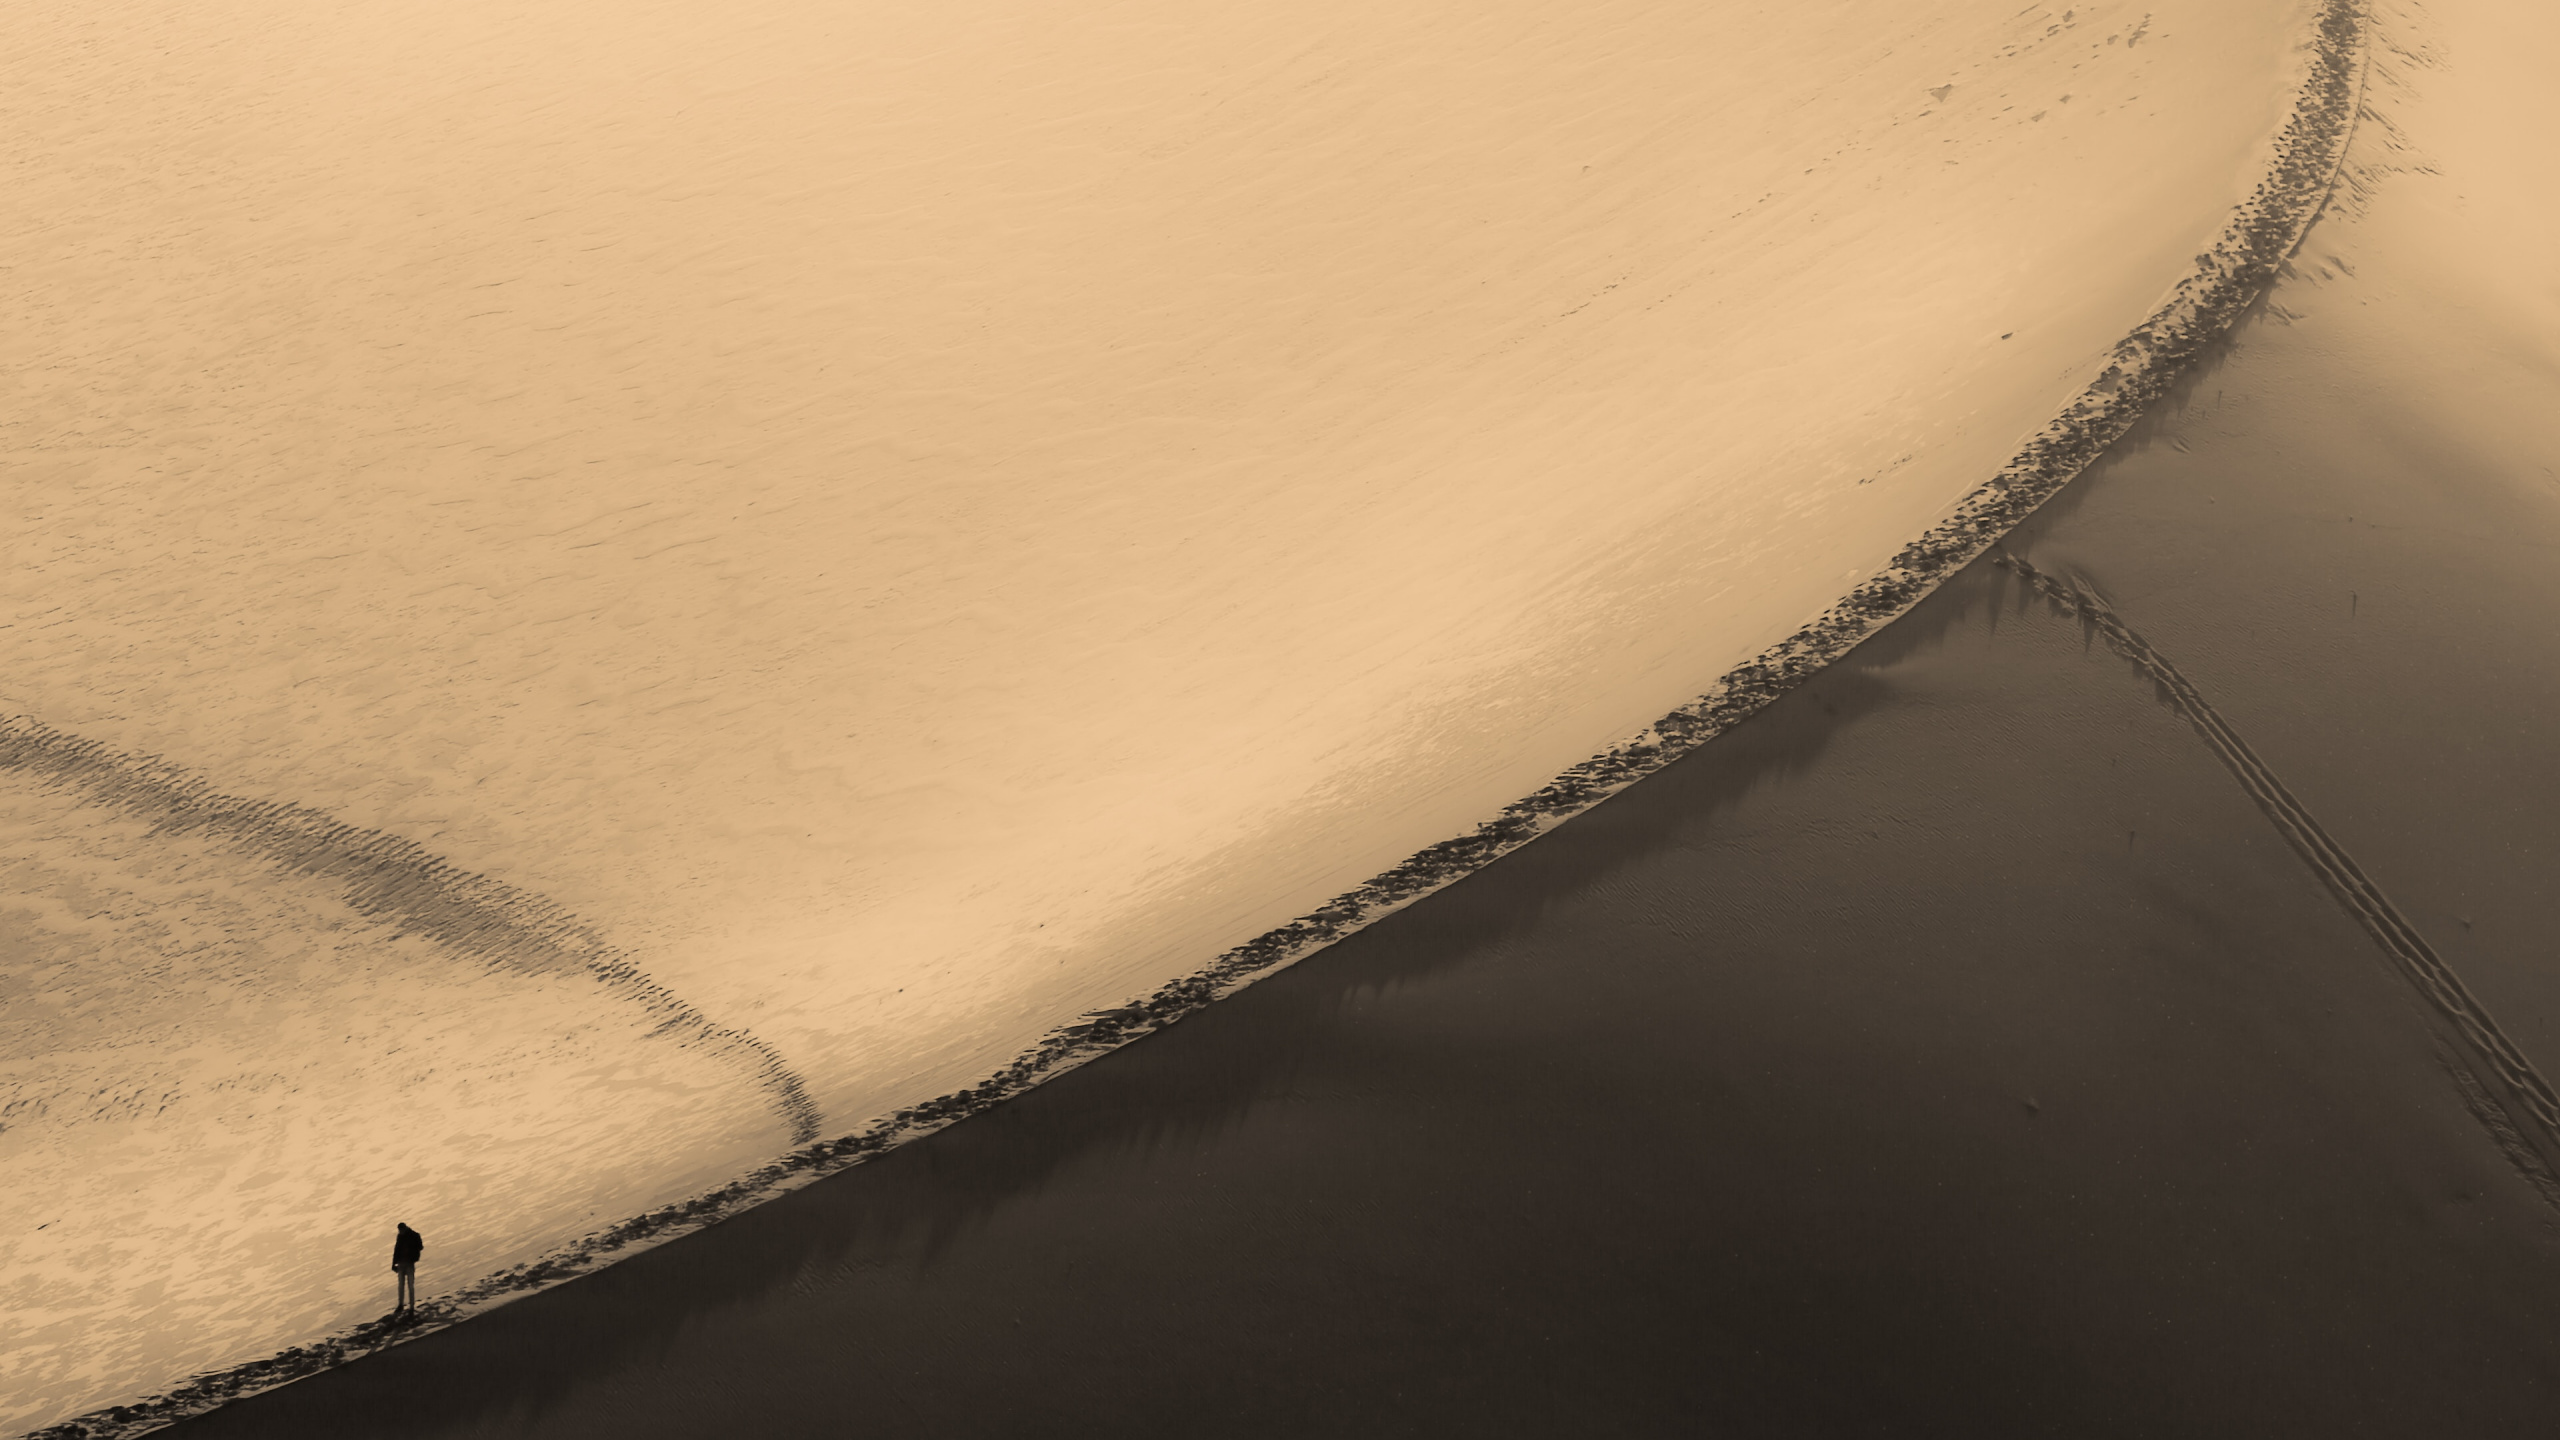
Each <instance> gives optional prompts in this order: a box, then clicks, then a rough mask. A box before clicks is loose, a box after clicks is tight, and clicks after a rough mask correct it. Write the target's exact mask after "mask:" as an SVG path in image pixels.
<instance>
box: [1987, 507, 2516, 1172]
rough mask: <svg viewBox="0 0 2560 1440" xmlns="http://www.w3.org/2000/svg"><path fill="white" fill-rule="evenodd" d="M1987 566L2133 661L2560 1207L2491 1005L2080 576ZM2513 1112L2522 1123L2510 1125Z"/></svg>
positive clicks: (2466, 1094)
mask: <svg viewBox="0 0 2560 1440" xmlns="http://www.w3.org/2000/svg"><path fill="white" fill-rule="evenodd" d="M1992 563H1993V564H1995V565H1998V566H1999V567H2001V568H2002V569H2004V570H2007V571H2009V572H2010V573H2011V574H2014V575H2016V576H2017V577H2018V578H2019V579H2021V580H2023V581H2025V582H2026V583H2027V585H2028V586H2029V587H2030V588H2032V589H2033V590H2034V591H2035V592H2036V593H2037V594H2039V595H2042V596H2043V597H2044V598H2045V599H2046V600H2048V601H2050V602H2052V603H2053V605H2054V606H2055V607H2057V608H2058V609H2060V610H2061V611H2063V613H2065V614H2067V615H2070V616H2072V617H2073V618H2075V619H2077V620H2079V621H2080V622H2081V623H2082V624H2084V625H2086V626H2088V627H2089V628H2090V629H2091V630H2094V631H2095V632H2096V633H2097V634H2098V635H2099V636H2100V637H2102V638H2104V639H2105V641H2106V642H2107V648H2108V649H2109V650H2112V651H2114V652H2115V653H2116V654H2117V655H2119V656H2121V657H2123V658H2124V659H2126V660H2129V661H2131V662H2132V663H2133V665H2134V667H2135V668H2136V669H2138V670H2140V671H2141V672H2142V673H2143V674H2144V675H2145V676H2147V677H2149V678H2150V680H2151V681H2152V683H2153V684H2155V685H2157V686H2159V687H2160V691H2161V693H2162V695H2163V696H2165V697H2166V698H2167V700H2168V702H2169V704H2170V705H2171V707H2172V708H2174V709H2176V710H2177V712H2178V714H2179V715H2180V716H2181V717H2182V718H2184V719H2185V720H2186V722H2187V724H2188V725H2189V726H2191V727H2193V729H2194V730H2195V732H2196V734H2197V735H2198V736H2200V737H2202V739H2203V740H2204V743H2205V746H2206V748H2207V749H2210V750H2211V751H2213V753H2214V757H2215V758H2216V759H2218V760H2220V761H2221V762H2222V764H2223V768H2225V769H2227V770H2229V771H2230V772H2231V774H2232V776H2233V778H2235V779H2237V780H2238V781H2239V782H2240V788H2241V789H2242V790H2244V791H2246V792H2248V795H2249V799H2250V800H2251V801H2252V802H2254V803H2255V804H2256V805H2257V807H2258V809H2259V811H2260V813H2262V814H2264V815H2265V816H2266V817H2267V820H2268V822H2269V823H2270V824H2272V825H2274V826H2275V828H2276V831H2277V833H2278V834H2280V835H2282V836H2284V839H2285V843H2286V844H2287V845H2290V846H2292V847H2293V853H2294V854H2296V855H2298V856H2300V857H2301V859H2302V863H2303V864H2305V865H2307V866H2309V867H2310V869H2311V873H2312V874H2314V875H2316V876H2318V877H2319V878H2320V883H2321V884H2322V885H2325V886H2327V887H2328V890H2329V894H2330V896H2331V897H2332V898H2333V899H2335V900H2336V901H2337V902H2338V908H2339V909H2341V910H2344V911H2346V912H2347V915H2348V916H2349V918H2351V919H2353V920H2354V921H2355V922H2356V924H2357V925H2359V926H2360V927H2362V928H2363V930H2364V932H2365V934H2366V935H2368V936H2370V937H2372V940H2373V943H2374V945H2375V946H2376V947H2377V948H2379V949H2380V950H2381V951H2382V953H2383V956H2384V958H2385V959H2387V960H2388V961H2390V963H2391V966H2392V968H2393V969H2394V970H2396V971H2397V972H2398V973H2399V975H2400V977H2401V978H2402V979H2404V980H2406V981H2407V982H2408V983H2409V986H2410V988H2411V989H2412V990H2414V991H2416V992H2417V995H2418V998H2419V999H2421V1000H2422V1001H2424V1002H2425V1003H2426V1005H2427V1007H2428V1008H2429V1009H2431V1010H2433V1011H2434V1012H2435V1014H2436V1016H2437V1018H2438V1019H2439V1020H2441V1021H2442V1022H2443V1023H2444V1024H2445V1025H2446V1026H2447V1027H2449V1030H2450V1034H2449V1035H2448V1036H2447V1040H2448V1045H2449V1048H2450V1049H2452V1050H2453V1051H2455V1052H2457V1057H2458V1058H2455V1057H2449V1059H2450V1063H2449V1064H2448V1065H2447V1069H2449V1070H2450V1071H2452V1073H2453V1077H2454V1083H2455V1085H2456V1086H2457V1087H2458V1088H2460V1089H2461V1090H2462V1092H2463V1100H2464V1102H2465V1103H2466V1104H2467V1105H2468V1106H2469V1107H2470V1109H2471V1112H2472V1114H2473V1115H2474V1116H2475V1117H2476V1118H2477V1119H2478V1120H2479V1121H2480V1123H2481V1124H2482V1126H2483V1127H2485V1128H2486V1129H2487V1130H2488V1131H2489V1134H2490V1138H2491V1139H2492V1140H2494V1141H2495V1142H2496V1143H2497V1145H2498V1148H2499V1150H2500V1151H2501V1152H2503V1153H2504V1154H2505V1155H2506V1157H2507V1159H2508V1161H2509V1162H2510V1163H2511V1164H2513V1165H2514V1166H2515V1167H2516V1169H2517V1170H2518V1171H2519V1172H2520V1173H2522V1174H2523V1176H2524V1177H2525V1179H2526V1180H2527V1181H2528V1182H2530V1183H2531V1184H2532V1185H2533V1187H2534V1188H2535V1190H2537V1191H2538V1192H2539V1193H2540V1194H2541V1196H2542V1198H2543V1201H2544V1203H2546V1204H2548V1205H2550V1206H2551V1207H2552V1208H2553V1209H2555V1210H2560V1176H2555V1173H2554V1171H2555V1167H2556V1166H2560V1095H2555V1094H2554V1093H2553V1092H2552V1089H2551V1085H2550V1083H2549V1082H2548V1081H2546V1080H2544V1079H2543V1078H2542V1075H2541V1073H2540V1072H2539V1071H2537V1070H2535V1069H2534V1068H2533V1062H2532V1061H2530V1060H2528V1059H2526V1058H2525V1055H2524V1052H2523V1051H2522V1050H2521V1049H2519V1048H2518V1047H2517V1046H2516V1043H2515V1042H2514V1041H2513V1040H2510V1039H2508V1038H2507V1034H2506V1032H2505V1031H2503V1030H2501V1029H2499V1028H2498V1022H2497V1020H2496V1019H2495V1018H2494V1017H2492V1016H2491V1015H2490V1014H2489V1009H2488V1007H2487V1006H2485V1005H2483V1004H2481V1003H2480V999H2479V997H2478V996H2476V995H2473V994H2472V993H2471V990H2470V987H2468V986H2466V985H2464V984H2463V983H2462V977H2461V976H2460V975H2458V974H2456V973H2455V972H2454V969H2453V967H2452V966H2450V965H2448V964H2446V963H2445V961H2444V957H2442V956H2440V955H2438V954H2437V953H2436V952H2435V947H2434V946H2431V945H2429V944H2428V943H2427V941H2426V937H2425V936H2423V935H2420V934H2419V933H2418V929H2417V927H2416V926H2414V925H2412V924H2410V923H2409V921H2408V918H2407V917H2406V916H2403V915H2402V914H2401V913H2400V910H2399V907H2397V906H2395V905H2393V904H2392V903H2391V900H2390V897H2388V896H2386V895H2384V894H2383V893H2382V890H2381V887H2379V886H2377V885H2375V884H2374V883H2373V880H2372V878H2371V877H2369V876H2367V875H2366V874H2365V872H2364V867H2363V866H2361V865H2358V864H2357V863H2356V861H2355V857H2353V856H2351V855H2349V854H2348V853H2347V852H2346V848H2345V847H2344V846H2342V845H2340V844H2339V843H2338V842H2337V840H2336V839H2335V838H2334V837H2332V836H2331V835H2330V834H2329V832H2328V831H2327V830H2326V829H2324V828H2322V826H2321V824H2320V822H2319V821H2317V820H2315V819H2313V818H2312V816H2311V812H2310V811H2309V810H2307V809H2305V808H2304V807H2303V804H2302V802H2301V801H2300V800H2298V799H2296V798H2295V797H2294V794H2293V792H2292V791H2291V790H2288V789H2286V788H2285V784H2284V782H2283V781H2281V780H2279V779H2277V778H2276V774H2275V772H2274V771H2273V770H2270V769H2269V768H2267V763H2266V762H2265V761H2264V760H2261V759H2259V758H2258V754H2257V752H2256V751H2254V750H2252V749H2250V748H2249V745H2248V742H2246V741H2244V740H2242V739H2241V738H2240V735H2239V732H2238V731H2236V730H2234V729H2232V728H2231V723H2230V722H2229V721H2227V720H2225V719H2223V718H2222V712H2220V711H2219V710H2216V709H2214V708H2213V705H2212V703H2211V702H2209V701H2207V700H2206V699H2205V698H2204V695H2203V693H2202V692H2201V691H2199V690H2197V689H2196V687H2195V683H2194V682H2193V681H2191V680H2189V679H2188V678H2187V677H2186V674H2185V672H2183V671H2181V670H2179V669H2178V667H2177V666H2175V665H2173V664H2171V663H2170V662H2169V659H2168V657H2167V656H2165V655H2162V654H2161V653H2160V652H2159V651H2158V650H2155V649H2153V648H2152V646H2151V642H2150V641H2148V640H2145V639H2144V638H2143V637H2142V635H2141V633H2140V632H2138V631H2136V630H2135V629H2134V628H2133V627H2132V626H2130V625H2127V624H2126V623H2125V622H2124V618H2123V617H2122V616H2120V615H2118V614H2117V613H2116V612H2115V607H2113V606H2111V605H2109V604H2108V603H2107V602H2106V600H2105V598H2104V597H2103V596H2101V595H2099V594H2098V592H2097V590H2096V589H2095V588H2093V587H2092V586H2091V585H2090V584H2089V583H2088V582H2087V581H2086V580H2083V579H2080V578H2079V577H2076V576H2075V577H2073V578H2072V579H2071V580H2069V581H2064V580H2062V579H2059V578H2057V577H2055V576H2053V575H2050V574H2047V573H2046V572H2044V571H2042V570H2039V569H2037V568H2036V567H2035V566H2034V565H2032V564H2029V563H2028V562H2027V561H2025V560H2023V559H2021V558H2019V557H2017V556H2015V555H2007V554H2003V555H1999V556H1996V557H1994V559H1993V561H1992ZM2482 1071H2485V1072H2487V1074H2488V1076H2489V1077H2490V1081H2491V1083H2490V1084H2487V1085H2484V1084H2483V1083H2482V1082H2481V1079H2480V1072H2482ZM2501 1096H2503V1097H2504V1098H2503V1099H2501V1098H2500V1097H2501ZM2518 1112H2521V1114H2522V1117H2523V1119H2524V1121H2525V1123H2524V1124H2521V1125H2520V1124H2518V1123H2517V1115H2518Z"/></svg>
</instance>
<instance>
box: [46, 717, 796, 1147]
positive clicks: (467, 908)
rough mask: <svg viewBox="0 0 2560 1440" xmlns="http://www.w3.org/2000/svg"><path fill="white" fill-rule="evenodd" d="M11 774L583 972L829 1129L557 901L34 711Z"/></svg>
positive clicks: (542, 965) (524, 963) (790, 1110)
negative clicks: (219, 782) (226, 786)
mask: <svg viewBox="0 0 2560 1440" xmlns="http://www.w3.org/2000/svg"><path fill="white" fill-rule="evenodd" d="M0 771H14V772H16V773H18V774H21V775H25V776H27V777H29V778H31V779H33V780H35V781H36V782H38V783H39V784H43V785H49V786H56V787H59V788H62V789H65V790H69V791H71V792H73V793H75V794H77V795H79V796H80V797H81V798H82V799H83V800H85V801H87V802H88V803H90V804H93V805H98V806H102V807H105V808H107V809H111V810H115V811H119V812H121V813H123V814H127V815H131V816H133V817H134V818H136V819H138V820H141V821H143V822H145V823H146V824H148V825H150V826H151V828H152V830H153V831H154V832H155V833H158V834H165V835H203V836H206V837H209V838H211V839H214V840H217V841H219V842H221V843H223V844H226V845H230V846H232V847H234V848H236V849H239V850H242V851H245V852H247V853H249V854H252V855H255V856H257V857H259V858H260V859H262V860H265V861H266V862H267V863H269V864H271V865H274V866H276V867H277V868H278V869H282V870H287V871H291V872H293V873H295V874H301V875H309V876H313V877H315V878H318V879H322V880H327V881H330V882H333V883H335V884H336V885H338V886H339V887H340V895H341V898H342V899H343V900H344V901H345V903H346V905H347V907H348V908H349V909H351V910H353V911H355V912H356V913H357V914H359V915H362V916H364V917H366V918H367V919H371V920H377V921H380V922H382V923H384V924H387V925H390V926H391V927H393V929H394V930H396V931H397V932H399V933H401V934H409V935H418V936H421V937H423V938H425V939H428V940H431V941H433V942H434V943H435V944H436V945H437V946H439V947H441V948H442V949H444V950H446V951H449V952H451V953H453V954H457V955H463V956H467V957H470V958H471V959H475V960H478V961H480V962H482V963H484V964H487V965H491V966H497V967H503V968H507V969H514V970H522V971H525V972H528V973H533V974H581V973H582V974H585V975H587V976H588V977H590V978H592V979H594V980H595V981H597V982H598V983H599V984H601V985H603V986H604V988H605V989H606V991H607V992H609V993H610V994H612V995H613V996H615V997H616V998H617V999H621V1000H625V1001H628V1002H630V1003H632V1004H635V1005H638V1006H639V1007H641V1009H642V1010H644V1011H645V1012H647V1013H648V1014H649V1015H650V1016H651V1017H652V1018H654V1019H655V1020H656V1021H657V1022H658V1023H657V1025H656V1027H655V1028H654V1029H653V1030H651V1031H650V1034H651V1036H652V1037H655V1038H665V1039H668V1040H672V1041H675V1042H676V1043H677V1044H680V1045H697V1046H700V1047H702V1048H704V1049H707V1050H709V1051H711V1052H712V1053H714V1054H720V1055H725V1056H728V1057H729V1058H731V1059H732V1060H734V1061H736V1062H738V1063H741V1064H742V1065H744V1066H745V1068H746V1069H747V1070H748V1071H749V1072H750V1073H751V1074H752V1077H753V1079H754V1081H755V1084H756V1086H757V1087H758V1088H759V1089H761V1090H762V1091H763V1092H764V1094H765V1097H766V1099H767V1101H768V1102H769V1103H770V1104H771V1106H772V1107H773V1110H774V1112H775V1113H776V1114H777V1115H778V1116H779V1117H780V1118H781V1120H782V1122H783V1124H784V1125H785V1126H787V1127H788V1128H789V1131H790V1134H791V1143H792V1144H794V1145H805V1144H807V1143H809V1142H810V1141H812V1140H815V1139H816V1138H818V1126H819V1121H818V1108H817V1106H816V1104H815V1103H813V1102H812V1101H811V1100H810V1099H809V1092H808V1087H807V1086H806V1085H805V1084H803V1083H802V1082H801V1079H800V1077H799V1076H798V1075H797V1074H795V1073H793V1071H792V1069H791V1067H790V1066H789V1065H787V1064H785V1063H784V1062H783V1059H782V1056H781V1055H780V1054H779V1053H778V1052H777V1051H775V1050H774V1048H773V1047H772V1046H771V1045H768V1044H766V1043H765V1042H764V1041H763V1040H761V1039H758V1038H757V1037H756V1036H754V1035H753V1034H750V1033H749V1032H747V1031H745V1030H741V1029H738V1028H737V1027H735V1026H725V1025H715V1024H713V1023H712V1021H711V1019H710V1017H708V1016H706V1015H704V1014H703V1013H702V1012H701V1011H699V1010H696V1009H694V1008H693V1007H692V1006H691V1005H689V1004H687V1003H685V1001H683V1000H682V999H680V998H678V997H677V995H676V994H675V993H674V992H673V991H671V990H669V989H667V987H665V986H664V985H661V984H659V983H658V982H657V981H655V980H652V979H650V978H649V976H648V975H647V974H646V973H644V972H643V971H642V970H641V969H640V968H639V967H638V966H637V965H635V964H633V963H632V961H631V958H630V957H629V956H628V955H625V954H624V953H622V952H621V951H619V950H617V949H615V948H614V947H613V946H612V945H610V944H608V943H607V942H606V941H605V939H604V937H603V936H602V935H600V934H598V933H597V932H596V930H595V929H594V928H593V927H591V926H589V925H588V924H587V923H586V922H585V921H583V920H580V919H579V918H578V917H577V916H576V915H574V914H572V913H570V912H569V911H568V910H566V909H564V908H562V907H561V906H559V905H557V904H554V903H553V902H552V901H550V900H548V899H545V898H544V897H542V896H540V895H536V894H534V893H532V892H531V891H528V890H521V889H518V888H517V887H515V886H513V885H509V884H507V883H505V882H504V881H500V880H494V879H491V878H490V877H488V876H486V875H481V874H477V873H475V872H473V871H469V870H464V869H461V868H460V867H458V866H455V865H452V864H449V863H447V862H446V861H444V860H443V859H440V858H439V857H437V856H436V855H435V854H434V853H433V852H431V851H429V850H428V849H427V848H426V847H424V846H422V845H419V844H418V843H416V842H415V841H412V840H406V839H403V838H401V837H400V836H397V835H393V834H389V833H387V832H384V831H380V830H367V829H363V828H360V827H358V826H354V825H349V824H347V823H346V822H344V821H342V820H338V819H335V818H333V817H331V816H330V815H328V814H326V813H324V812H322V811H319V810H314V809H312V808H310V807H309V806H305V805H295V804H291V803H289V802H286V801H280V800H251V799H246V798H244V797H241V796H237V795H226V794H224V793H222V792H221V791H219V790H217V789H215V788H214V786H213V784H212V782H210V781H208V780H206V779H205V778H203V777H202V776H200V775H197V774H195V773H193V772H192V771H189V770H186V769H184V768H183V767H180V766H177V765H173V764H171V763H169V762H168V761H165V760H162V759H159V758H158V757H156V756H149V755H128V754H125V753H123V752H121V751H117V750H112V749H109V748H108V747H107V746H105V745H102V744H100V743H99V742H97V741H95V740H85V739H82V738H80V737H79V736H76V735H71V734H68V733H66V732H64V731H61V730H57V729H55V728H53V727H52V726H50V725H46V724H44V723H42V722H41V721H36V720H30V719H27V718H25V717H23V716H8V717H0Z"/></svg>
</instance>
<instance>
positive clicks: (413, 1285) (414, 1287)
mask: <svg viewBox="0 0 2560 1440" xmlns="http://www.w3.org/2000/svg"><path fill="white" fill-rule="evenodd" d="M391 1268H392V1269H393V1270H395V1271H397V1272H398V1273H399V1276H400V1299H399V1301H398V1302H397V1303H396V1304H394V1305H393V1306H392V1307H391V1308H392V1309H394V1310H415V1309H417V1308H418V1267H417V1266H415V1265H394V1266H392V1267H391Z"/></svg>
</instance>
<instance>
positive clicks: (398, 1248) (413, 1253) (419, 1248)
mask: <svg viewBox="0 0 2560 1440" xmlns="http://www.w3.org/2000/svg"><path fill="white" fill-rule="evenodd" d="M426 1249H427V1242H426V1241H425V1240H423V1239H421V1238H419V1235H418V1232H417V1231H415V1230H412V1229H410V1228H409V1227H408V1226H406V1225H403V1226H401V1227H400V1238H399V1239H397V1240H394V1241H392V1242H391V1263H392V1264H394V1265H415V1264H417V1263H418V1257H419V1256H420V1255H423V1254H425V1253H426Z"/></svg>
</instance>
